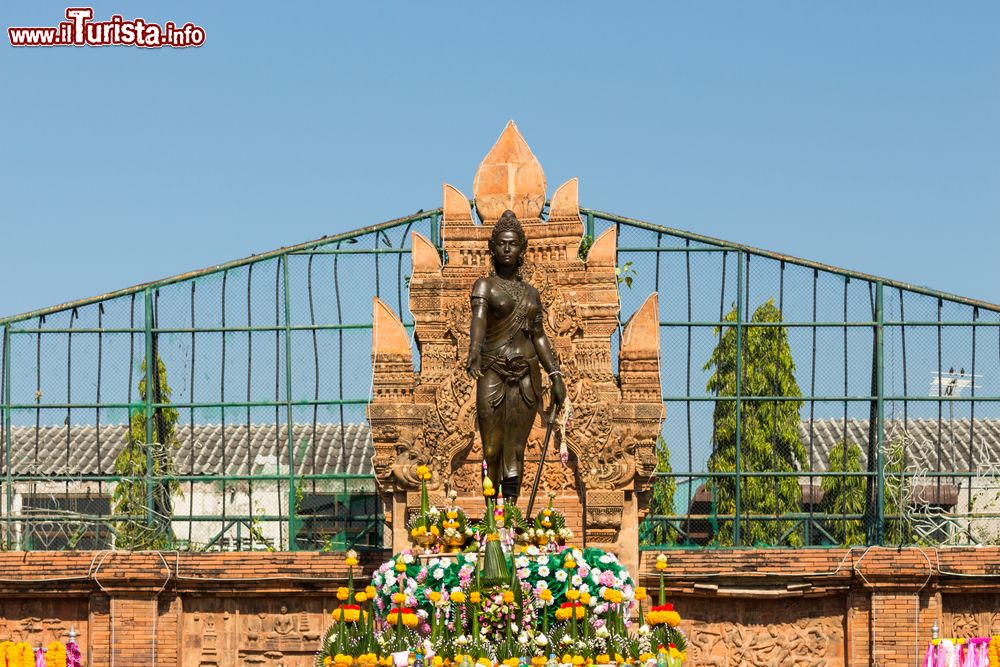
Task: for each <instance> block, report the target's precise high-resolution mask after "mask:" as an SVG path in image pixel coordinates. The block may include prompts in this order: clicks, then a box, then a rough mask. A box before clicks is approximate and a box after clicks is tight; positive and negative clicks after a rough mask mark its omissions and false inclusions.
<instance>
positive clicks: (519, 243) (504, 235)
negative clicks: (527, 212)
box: [490, 209, 528, 269]
mask: <svg viewBox="0 0 1000 667" xmlns="http://www.w3.org/2000/svg"><path fill="white" fill-rule="evenodd" d="M527 249H528V237H527V236H525V234H524V227H522V226H521V221H520V220H518V219H517V216H516V215H514V212H513V211H511V210H510V209H508V210H506V211H504V212H503V215H501V216H500V219H499V220H497V222H496V224H495V225H493V232H492V233H491V234H490V257H491V258H492V260H493V268H494V269H496V267H498V266H516V267H517V268H518V269H520V268H521V264H523V263H524V253H525V251H526V250H527Z"/></svg>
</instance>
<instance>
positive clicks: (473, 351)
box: [465, 278, 489, 380]
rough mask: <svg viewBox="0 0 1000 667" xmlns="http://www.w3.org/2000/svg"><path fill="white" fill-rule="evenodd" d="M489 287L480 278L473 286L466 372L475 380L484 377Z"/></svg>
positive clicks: (484, 280) (483, 279)
mask: <svg viewBox="0 0 1000 667" xmlns="http://www.w3.org/2000/svg"><path fill="white" fill-rule="evenodd" d="M488 293H489V285H488V284H487V282H486V279H485V278H480V279H479V280H477V281H476V283H475V284H474V285H473V286H472V296H471V298H472V321H471V323H470V325H469V361H468V363H467V364H466V367H465V369H466V371H467V372H468V373H469V375H471V376H472V377H473V378H475V379H477V380H478V379H479V378H480V377H482V374H483V371H482V362H483V359H482V352H483V339H485V338H486V310H487V304H486V295H487V294H488Z"/></svg>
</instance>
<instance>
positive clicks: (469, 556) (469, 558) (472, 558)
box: [465, 554, 479, 563]
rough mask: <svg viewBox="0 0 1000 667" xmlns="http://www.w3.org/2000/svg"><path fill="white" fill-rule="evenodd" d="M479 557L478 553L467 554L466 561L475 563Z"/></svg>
mask: <svg viewBox="0 0 1000 667" xmlns="http://www.w3.org/2000/svg"><path fill="white" fill-rule="evenodd" d="M478 557H479V556H478V554H465V562H466V563H475V562H476V559H477V558H478Z"/></svg>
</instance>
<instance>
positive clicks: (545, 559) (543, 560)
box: [535, 554, 549, 565]
mask: <svg viewBox="0 0 1000 667" xmlns="http://www.w3.org/2000/svg"><path fill="white" fill-rule="evenodd" d="M535 562H536V563H538V564H539V565H548V563H549V557H548V556H546V555H544V554H542V555H541V556H539V557H538V558H537V559H535Z"/></svg>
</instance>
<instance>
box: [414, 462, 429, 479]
mask: <svg viewBox="0 0 1000 667" xmlns="http://www.w3.org/2000/svg"><path fill="white" fill-rule="evenodd" d="M429 473H430V468H428V467H427V466H425V465H419V466H417V477H419V478H420V479H423V478H424V476H425V475H427V474H429Z"/></svg>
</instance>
